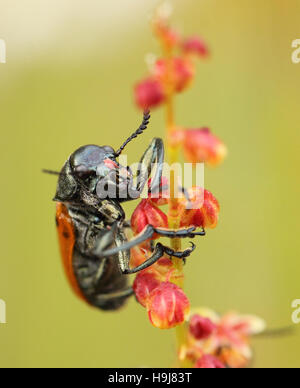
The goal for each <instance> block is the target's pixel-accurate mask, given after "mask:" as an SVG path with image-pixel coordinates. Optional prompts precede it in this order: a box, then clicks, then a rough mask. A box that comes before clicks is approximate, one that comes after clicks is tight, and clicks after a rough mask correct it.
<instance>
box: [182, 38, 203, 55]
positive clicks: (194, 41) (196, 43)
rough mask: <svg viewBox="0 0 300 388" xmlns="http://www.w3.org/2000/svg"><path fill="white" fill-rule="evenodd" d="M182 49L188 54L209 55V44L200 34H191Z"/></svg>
mask: <svg viewBox="0 0 300 388" xmlns="http://www.w3.org/2000/svg"><path fill="white" fill-rule="evenodd" d="M182 50H183V52H184V53H186V54H194V55H197V56H199V57H206V56H208V55H209V50H208V47H207V44H206V43H205V42H204V40H203V39H201V38H199V37H198V36H191V37H189V38H187V39H185V40H184V41H183V43H182Z"/></svg>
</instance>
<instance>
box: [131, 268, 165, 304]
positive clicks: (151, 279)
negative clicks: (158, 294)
mask: <svg viewBox="0 0 300 388" xmlns="http://www.w3.org/2000/svg"><path fill="white" fill-rule="evenodd" d="M159 285H160V280H159V279H158V277H157V273H155V272H152V271H143V272H140V273H139V274H138V275H137V277H136V278H135V281H134V283H133V290H134V293H135V295H136V298H137V300H138V302H139V303H140V304H141V305H142V306H143V307H146V306H147V303H148V299H149V296H150V293H151V292H152V291H153V290H154V289H155V288H157V287H158V286H159Z"/></svg>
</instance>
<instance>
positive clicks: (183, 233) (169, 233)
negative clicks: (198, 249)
mask: <svg viewBox="0 0 300 388" xmlns="http://www.w3.org/2000/svg"><path fill="white" fill-rule="evenodd" d="M195 230H196V228H195V227H191V228H186V229H177V230H171V229H160V228H154V227H153V226H152V225H148V226H146V228H145V229H144V230H143V231H142V232H141V233H140V234H139V235H138V236H136V237H135V238H134V239H132V240H130V241H128V242H126V243H125V244H123V245H121V246H118V247H115V248H112V249H109V250H107V251H103V250H101V249H97V255H98V257H109V256H113V255H115V254H117V253H118V252H120V251H128V250H129V249H130V248H132V247H134V246H136V245H140V244H142V243H143V242H145V241H147V240H150V239H151V238H152V237H153V235H154V234H159V235H160V236H162V237H169V238H194V237H196V236H205V231H204V230H202V231H201V232H195Z"/></svg>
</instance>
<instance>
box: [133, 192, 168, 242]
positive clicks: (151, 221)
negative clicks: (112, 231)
mask: <svg viewBox="0 0 300 388" xmlns="http://www.w3.org/2000/svg"><path fill="white" fill-rule="evenodd" d="M147 225H152V226H154V227H156V228H167V227H168V217H167V216H166V214H165V213H164V212H162V211H161V210H160V209H159V208H158V207H157V206H155V204H153V203H152V202H151V201H149V200H147V199H143V200H142V201H141V202H140V204H139V205H138V206H137V208H136V209H135V211H134V212H133V214H132V217H131V227H132V230H133V232H134V233H135V234H139V233H140V232H142V231H143V230H144V229H145V227H146V226H147ZM158 237H159V236H153V239H155V238H158Z"/></svg>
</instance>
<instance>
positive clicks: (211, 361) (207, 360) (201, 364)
mask: <svg viewBox="0 0 300 388" xmlns="http://www.w3.org/2000/svg"><path fill="white" fill-rule="evenodd" d="M194 368H200V369H225V366H224V365H223V364H222V362H221V361H220V360H218V359H217V358H216V357H214V356H210V355H209V354H207V355H205V356H203V357H202V358H199V360H198V361H197V362H196V364H195V366H194Z"/></svg>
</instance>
